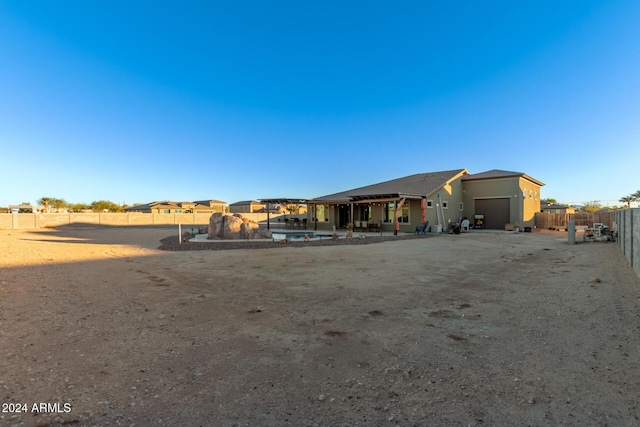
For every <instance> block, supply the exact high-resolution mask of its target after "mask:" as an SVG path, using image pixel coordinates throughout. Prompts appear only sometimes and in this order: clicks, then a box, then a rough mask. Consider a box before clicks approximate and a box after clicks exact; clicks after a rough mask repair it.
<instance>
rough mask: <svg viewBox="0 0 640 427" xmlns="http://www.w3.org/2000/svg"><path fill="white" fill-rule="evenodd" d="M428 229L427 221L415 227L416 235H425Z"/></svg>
mask: <svg viewBox="0 0 640 427" xmlns="http://www.w3.org/2000/svg"><path fill="white" fill-rule="evenodd" d="M428 227H429V221H427V222H425V223H424V224H422V225H419V226H417V227H416V234H427V228H428Z"/></svg>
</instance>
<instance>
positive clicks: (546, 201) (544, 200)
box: [540, 198, 558, 205]
mask: <svg viewBox="0 0 640 427" xmlns="http://www.w3.org/2000/svg"><path fill="white" fill-rule="evenodd" d="M540 203H545V204H547V205H555V204H556V203H558V201H557V200H556V199H551V198H546V199H542V200H540Z"/></svg>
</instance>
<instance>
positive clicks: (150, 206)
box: [125, 200, 226, 214]
mask: <svg viewBox="0 0 640 427" xmlns="http://www.w3.org/2000/svg"><path fill="white" fill-rule="evenodd" d="M225 206H226V203H225V202H222V201H219V200H201V201H197V202H169V201H162V202H151V203H147V204H144V205H137V206H131V207H129V208H126V209H125V212H142V213H156V214H174V213H176V214H181V213H214V212H224V208H225Z"/></svg>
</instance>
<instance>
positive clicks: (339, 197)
mask: <svg viewBox="0 0 640 427" xmlns="http://www.w3.org/2000/svg"><path fill="white" fill-rule="evenodd" d="M467 173H468V172H467V170H466V169H454V170H449V171H440V172H426V173H418V174H414V175H409V176H405V177H403V178H397V179H392V180H390V181H385V182H380V183H378V184H373V185H367V186H365V187H359V188H354V189H352V190H347V191H342V192H340V193H334V194H328V195H326V196H322V197H316V198H314V199H313V200H312V201H313V202H329V201H331V202H343V201H358V200H369V199H383V198H389V199H393V198H399V197H406V198H411V199H421V198H423V197H426V196H429V195H431V194H433V193H435V192H436V191H437V190H439V189H440V188H442V187H443V186H444V185H445V184H447V183H448V182H449V181H451V180H453V179H454V178H457V177H459V176H462V175H466V174H467Z"/></svg>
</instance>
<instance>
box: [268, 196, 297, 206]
mask: <svg viewBox="0 0 640 427" xmlns="http://www.w3.org/2000/svg"><path fill="white" fill-rule="evenodd" d="M260 201H261V202H262V203H274V204H279V205H304V204H306V203H307V200H306V199H299V198H295V197H294V198H291V197H289V198H287V197H282V198H279V199H277V198H276V199H260Z"/></svg>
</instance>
